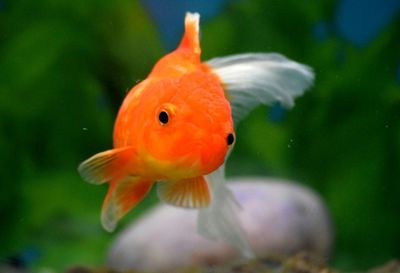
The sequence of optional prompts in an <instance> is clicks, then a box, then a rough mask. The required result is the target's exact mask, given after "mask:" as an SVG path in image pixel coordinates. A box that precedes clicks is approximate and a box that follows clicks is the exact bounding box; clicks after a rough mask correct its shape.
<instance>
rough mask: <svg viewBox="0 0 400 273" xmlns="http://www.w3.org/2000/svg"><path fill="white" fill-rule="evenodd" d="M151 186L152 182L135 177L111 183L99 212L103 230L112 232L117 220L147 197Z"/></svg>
mask: <svg viewBox="0 0 400 273" xmlns="http://www.w3.org/2000/svg"><path fill="white" fill-rule="evenodd" d="M152 185H153V182H152V181H148V180H143V179H141V178H139V177H135V176H127V177H125V178H123V179H122V180H114V181H111V183H110V186H109V189H108V192H107V195H106V198H105V199H104V202H103V207H102V210H101V223H102V225H103V227H104V229H105V230H107V231H109V232H111V231H113V230H114V229H115V228H116V226H117V222H118V220H119V219H121V218H122V217H123V216H124V215H125V214H126V213H127V212H128V211H129V210H131V209H132V208H133V207H134V206H135V205H136V204H138V203H139V202H140V201H141V200H142V199H143V198H144V197H145V196H146V195H147V193H148V192H149V191H150V189H151V186H152Z"/></svg>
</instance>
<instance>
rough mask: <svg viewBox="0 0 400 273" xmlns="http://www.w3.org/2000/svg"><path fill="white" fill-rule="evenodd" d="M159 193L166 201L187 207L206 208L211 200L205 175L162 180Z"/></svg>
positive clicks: (158, 189) (159, 184)
mask: <svg viewBox="0 0 400 273" xmlns="http://www.w3.org/2000/svg"><path fill="white" fill-rule="evenodd" d="M157 193H158V197H159V198H160V199H161V200H162V201H164V202H165V203H168V204H171V205H174V206H179V207H185V208H204V207H207V206H208V205H209V204H210V200H211V196H210V191H209V189H208V184H207V182H206V180H205V179H204V177H203V176H200V177H195V178H190V179H185V180H179V181H165V182H164V181H163V182H160V183H158V188H157Z"/></svg>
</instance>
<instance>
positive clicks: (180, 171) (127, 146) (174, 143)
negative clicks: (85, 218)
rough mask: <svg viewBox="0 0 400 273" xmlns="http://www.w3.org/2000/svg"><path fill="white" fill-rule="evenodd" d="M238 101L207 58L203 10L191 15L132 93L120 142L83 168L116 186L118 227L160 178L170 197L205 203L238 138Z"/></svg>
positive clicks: (107, 205)
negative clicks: (234, 112)
mask: <svg viewBox="0 0 400 273" xmlns="http://www.w3.org/2000/svg"><path fill="white" fill-rule="evenodd" d="M233 139H234V129H233V122H232V117H231V110H230V104H229V102H228V101H227V100H226V98H225V94H224V89H223V87H222V84H221V82H220V80H219V79H218V77H217V76H216V75H214V74H213V73H212V72H211V70H210V68H209V67H208V66H207V65H206V64H202V63H201V62H200V45H199V40H198V15H192V16H188V17H187V19H186V22H185V35H184V37H183V39H182V41H181V44H180V45H179V47H178V48H177V49H176V50H175V51H173V52H172V53H170V54H168V55H166V56H165V57H163V58H162V59H160V61H159V62H158V63H157V64H156V65H155V67H154V68H153V70H152V72H151V73H150V75H149V76H148V77H147V78H146V79H145V80H144V81H142V82H141V83H139V84H138V85H136V86H135V87H133V88H132V89H131V91H130V92H129V93H128V95H127V96H126V98H125V100H124V102H123V104H122V106H121V108H120V110H119V113H118V116H117V119H116V122H115V127H114V149H112V150H109V151H106V152H102V153H99V154H97V155H95V156H93V157H91V158H89V159H88V160H87V161H85V162H83V163H82V164H81V166H80V168H79V170H80V173H81V175H82V176H83V177H84V178H85V179H86V180H88V181H90V182H92V183H95V184H100V183H103V182H109V183H110V187H109V191H108V193H107V196H106V198H105V201H104V204H103V210H102V223H103V226H104V227H105V228H106V229H107V230H113V229H114V228H115V225H116V223H117V221H118V219H120V218H121V217H122V216H123V215H124V214H125V213H127V212H128V211H129V210H130V209H131V208H132V207H134V206H135V205H136V204H137V203H138V202H139V201H140V200H141V199H142V198H143V197H144V196H145V195H146V194H147V193H148V191H149V190H150V188H151V187H152V185H153V184H154V182H162V184H165V185H163V186H160V187H159V196H160V197H161V199H163V200H164V201H166V202H168V203H171V204H174V205H178V206H184V207H205V206H207V205H208V204H209V202H210V200H211V194H210V192H209V189H208V185H207V183H206V181H205V180H204V177H203V175H206V174H208V173H211V172H212V171H214V170H216V169H217V168H218V167H219V166H221V165H222V164H223V163H224V160H225V156H226V154H227V151H228V149H229V146H230V145H232V144H233Z"/></svg>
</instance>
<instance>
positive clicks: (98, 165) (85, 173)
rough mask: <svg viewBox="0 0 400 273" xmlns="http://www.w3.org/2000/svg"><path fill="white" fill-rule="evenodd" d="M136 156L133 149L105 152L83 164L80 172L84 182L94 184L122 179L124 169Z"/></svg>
mask: <svg viewBox="0 0 400 273" xmlns="http://www.w3.org/2000/svg"><path fill="white" fill-rule="evenodd" d="M133 156H135V150H134V149H133V148H132V147H123V148H117V149H112V150H108V151H104V152H101V153H98V154H95V155H94V156H92V157H90V158H89V159H87V160H85V161H84V162H82V163H81V164H80V165H79V167H78V171H79V174H80V175H81V176H82V178H83V179H84V180H86V181H87V182H89V183H92V184H102V183H104V182H107V181H111V180H114V179H121V178H123V176H124V175H126V174H125V173H124V169H125V168H124V167H126V166H127V163H128V162H129V161H130V160H131V159H132V157H133Z"/></svg>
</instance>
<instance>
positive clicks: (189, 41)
mask: <svg viewBox="0 0 400 273" xmlns="http://www.w3.org/2000/svg"><path fill="white" fill-rule="evenodd" d="M199 22H200V15H199V14H198V13H190V12H187V13H186V17H185V34H184V35H183V38H182V40H181V43H180V44H179V48H180V49H182V48H187V49H189V50H191V51H192V52H193V53H195V54H196V55H199V56H200V53H201V49H200V39H199Z"/></svg>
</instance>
